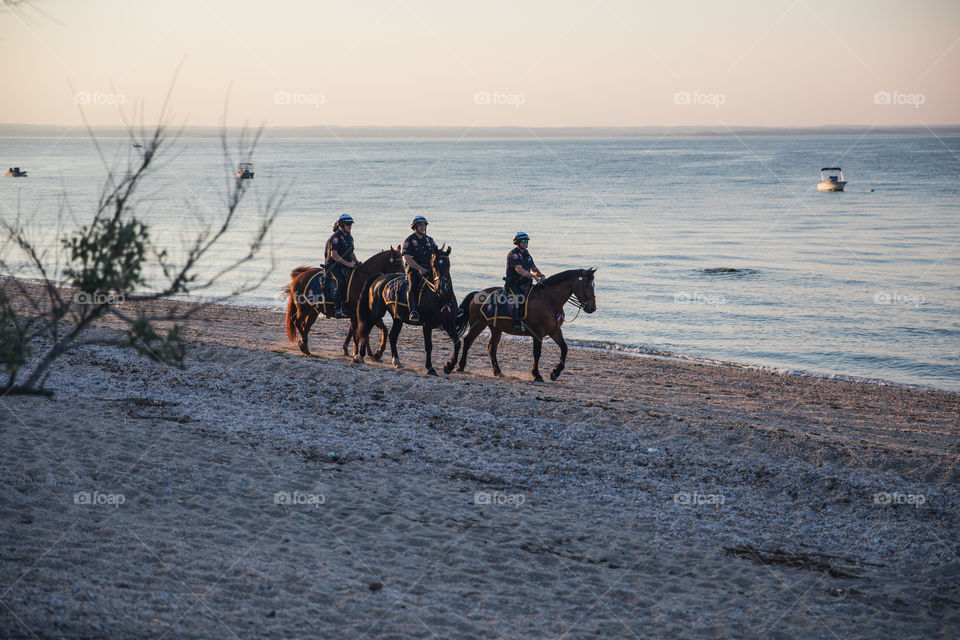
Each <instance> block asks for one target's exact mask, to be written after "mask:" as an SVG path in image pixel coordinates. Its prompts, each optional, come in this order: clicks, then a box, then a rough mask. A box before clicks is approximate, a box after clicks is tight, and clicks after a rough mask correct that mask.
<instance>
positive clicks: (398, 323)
mask: <svg viewBox="0 0 960 640" xmlns="http://www.w3.org/2000/svg"><path fill="white" fill-rule="evenodd" d="M401 329H403V320H401V319H400V318H394V319H393V326H392V327H390V356H391V357H392V359H393V366H395V367H396V368H397V369H402V368H403V364H402V363H401V362H400V357H399V356H397V336H399V335H400V330H401Z"/></svg>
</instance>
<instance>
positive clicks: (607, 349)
mask: <svg viewBox="0 0 960 640" xmlns="http://www.w3.org/2000/svg"><path fill="white" fill-rule="evenodd" d="M171 300H172V301H177V302H184V303H189V302H191V300H189V299H187V298H171ZM212 304H223V306H227V307H235V308H238V309H249V310H253V311H267V312H279V313H283V312H284V310H283V305H282V303H279V302H278V303H277V304H276V305H271V304H263V303H259V304H258V303H235V304H234V303H219V302H213V303H212ZM483 335H487V334H483ZM565 339H566V342H567V345H568V346H569V347H570V348H571V349H582V350H589V351H597V352H599V353H616V354H621V355H624V356H628V357H635V358H655V359H665V360H671V361H680V362H693V363H696V364H702V365H707V366H717V367H730V368H738V369H741V368H742V369H755V370H757V371H762V372H765V373H770V374H772V375H783V376H796V377H800V378H816V379H824V380H840V381H844V382H857V383H861V384H870V385H878V386H889V387H897V388H905V389H914V390H918V391H923V390H934V391H943V392H946V393H954V394H957V395H960V387H958V388H956V389H951V388H947V387H942V386H937V385H935V384H920V383H911V382H898V381H896V380H887V379H885V378H873V377H868V376H858V375H854V374H849V373H843V372H820V371H808V370H805V369H796V368H788V367H777V366H774V365H765V364H751V363H747V362H737V361H734V360H720V359H717V358H711V357H708V356H696V355H689V354H685V353H672V352H669V351H662V350H659V349H655V348H653V347H644V346H639V345H629V344H623V343H621V342H614V341H608V340H594V339H591V338H586V339H576V338H574V339H570V338H567V337H566V336H565ZM502 340H503V341H508V342H509V341H514V342H522V343H524V344H529V342H530V339H529V338H527V337H524V336H512V335H508V334H504V335H503V338H502ZM551 343H552V341H550V340H547V341H545V342H544V344H545V345H546V344H551Z"/></svg>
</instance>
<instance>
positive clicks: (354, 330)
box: [343, 316, 357, 358]
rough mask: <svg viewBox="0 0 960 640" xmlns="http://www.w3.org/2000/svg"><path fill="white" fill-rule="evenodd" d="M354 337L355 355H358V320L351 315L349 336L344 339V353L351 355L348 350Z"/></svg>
mask: <svg viewBox="0 0 960 640" xmlns="http://www.w3.org/2000/svg"><path fill="white" fill-rule="evenodd" d="M351 338H352V339H353V355H354V356H356V355H357V321H356V320H355V319H354V318H353V317H352V316H351V318H350V330H349V331H347V337H346V338H344V339H343V355H345V356H347V357H348V358H349V357H350V352H349V351H347V345H349V344H350V339H351Z"/></svg>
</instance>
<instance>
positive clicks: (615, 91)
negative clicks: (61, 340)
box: [0, 0, 960, 127]
mask: <svg viewBox="0 0 960 640" xmlns="http://www.w3.org/2000/svg"><path fill="white" fill-rule="evenodd" d="M0 56H2V59H3V60H4V61H5V64H3V65H2V67H0V91H2V99H0V123H6V124H53V125H77V124H79V123H81V122H82V114H83V115H85V116H86V118H87V120H88V121H89V122H90V123H91V124H93V125H119V124H123V122H124V118H126V119H128V120H133V121H135V122H137V123H139V122H140V121H141V120H142V121H143V122H145V123H147V124H152V123H155V122H156V121H157V120H158V118H159V114H160V110H161V106H162V105H163V103H164V99H165V97H166V96H167V94H168V93H169V94H170V111H171V113H172V115H173V119H174V121H175V122H177V123H185V124H189V125H219V124H221V122H224V121H225V122H226V124H228V125H231V126H233V125H244V124H252V125H259V124H266V125H267V126H318V125H319V126H322V125H343V126H350V125H365V126H369V125H374V126H404V125H450V126H464V125H466V126H504V125H514V126H525V127H550V126H677V125H704V126H738V127H742V126H770V127H773V126H788V127H798V126H799V127H804V126H821V125H831V124H847V125H873V126H883V125H928V126H932V125H952V124H960V81H958V79H960V2H958V1H956V0H943V1H939V0H918V1H916V2H906V1H884V0H871V1H860V0H847V1H842V2H841V1H837V0H831V1H829V2H820V1H815V0H786V1H784V2H780V1H776V0H764V1H753V0H743V1H736V0H731V1H729V2H715V1H713V0H709V1H688V0H667V1H659V2H640V1H639V0H583V1H580V0H577V1H569V0H550V1H540V0H511V1H509V2H506V1H499V0H490V1H484V2H465V1H463V0H370V1H357V2H346V1H344V2H338V1H326V0H325V1H318V0H313V1H306V0H304V1H301V0H275V1H274V2H271V3H265V2H248V1H244V0H233V1H229V2H227V1H221V0H164V1H163V2H156V1H151V2H146V1H141V0H123V1H119V0H26V1H25V2H23V1H22V2H21V3H20V4H18V5H17V6H16V7H15V8H13V9H10V8H7V9H5V10H2V11H0Z"/></svg>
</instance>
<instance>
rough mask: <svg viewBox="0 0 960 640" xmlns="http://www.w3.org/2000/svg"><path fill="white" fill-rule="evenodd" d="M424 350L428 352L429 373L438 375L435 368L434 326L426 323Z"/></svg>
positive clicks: (424, 326) (424, 328)
mask: <svg viewBox="0 0 960 640" xmlns="http://www.w3.org/2000/svg"><path fill="white" fill-rule="evenodd" d="M423 350H424V351H426V352H427V375H428V376H435V375H437V372H436V371H435V370H434V368H433V328H431V327H429V326H427V324H426V323H424V325H423Z"/></svg>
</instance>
